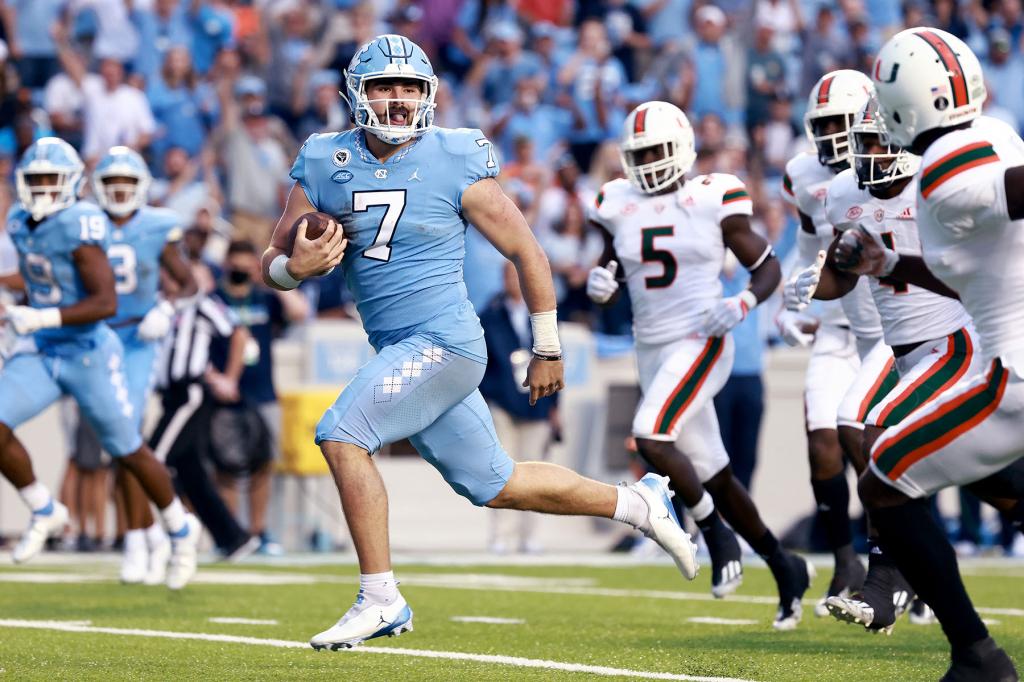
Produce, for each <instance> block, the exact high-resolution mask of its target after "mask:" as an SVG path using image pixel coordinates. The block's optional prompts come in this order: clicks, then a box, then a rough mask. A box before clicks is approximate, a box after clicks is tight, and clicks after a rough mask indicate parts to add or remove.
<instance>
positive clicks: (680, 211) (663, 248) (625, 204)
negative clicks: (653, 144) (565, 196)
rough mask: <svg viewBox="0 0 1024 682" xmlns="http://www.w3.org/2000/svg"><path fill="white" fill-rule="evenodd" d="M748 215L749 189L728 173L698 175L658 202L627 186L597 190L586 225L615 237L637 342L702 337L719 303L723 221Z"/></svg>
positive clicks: (616, 184)
mask: <svg viewBox="0 0 1024 682" xmlns="http://www.w3.org/2000/svg"><path fill="white" fill-rule="evenodd" d="M752 213H753V204H752V203H751V200H750V195H748V194H747V190H746V187H745V186H744V185H743V183H742V182H741V181H740V180H739V178H737V177H736V176H734V175H728V174H725V173H712V174H709V175H701V176H698V177H695V178H692V179H690V180H687V181H686V184H684V185H683V186H682V187H681V188H680V189H679V190H677V191H675V192H672V193H670V194H659V195H656V196H651V195H648V194H644V193H643V192H640V191H639V190H637V189H636V188H634V187H633V186H632V185H631V184H630V183H629V181H627V180H612V181H611V182H609V183H606V184H605V185H604V187H602V188H601V192H600V193H599V194H598V195H597V201H596V205H595V206H594V207H593V208H592V209H591V210H590V219H591V220H593V221H594V222H596V223H597V224H598V225H600V226H601V227H603V228H604V229H605V230H607V231H608V233H609V234H610V235H611V236H612V240H613V245H614V247H615V254H616V256H617V257H618V259H619V265H620V267H621V268H622V269H623V270H624V272H625V276H626V282H627V284H628V286H629V296H630V300H631V301H632V304H633V331H634V334H635V335H636V338H637V339H638V340H639V341H641V342H643V343H646V344H660V343H667V342H669V341H674V340H676V339H680V338H683V337H685V336H693V335H697V334H699V333H700V330H701V327H702V323H703V321H704V315H705V313H706V312H707V310H708V309H709V308H711V307H712V306H713V305H714V304H715V303H716V302H717V301H718V300H719V299H720V298H721V297H722V283H721V281H720V280H719V277H720V276H721V274H722V264H723V262H724V260H725V243H724V240H723V238H722V227H721V223H722V220H723V219H725V218H727V217H728V216H731V215H747V216H749V215H751V214H752Z"/></svg>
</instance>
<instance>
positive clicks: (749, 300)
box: [736, 289, 757, 316]
mask: <svg viewBox="0 0 1024 682" xmlns="http://www.w3.org/2000/svg"><path fill="white" fill-rule="evenodd" d="M736 298H738V299H740V304H741V305H742V306H743V315H744V316H746V314H747V313H749V312H750V311H751V310H753V309H754V308H756V307H757V296H756V295H755V294H754V292H753V291H751V290H750V289H744V290H743V291H742V292H740V294H739V295H738V296H736Z"/></svg>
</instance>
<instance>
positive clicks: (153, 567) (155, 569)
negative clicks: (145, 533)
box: [142, 535, 171, 585]
mask: <svg viewBox="0 0 1024 682" xmlns="http://www.w3.org/2000/svg"><path fill="white" fill-rule="evenodd" d="M170 560H171V541H170V539H169V538H168V537H167V536H166V535H165V536H163V542H157V543H155V544H150V545H149V559H148V562H147V565H146V577H144V578H143V579H142V583H143V584H144V585H163V584H164V583H166V582H167V563H168V562H169V561H170Z"/></svg>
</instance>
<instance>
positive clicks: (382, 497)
mask: <svg viewBox="0 0 1024 682" xmlns="http://www.w3.org/2000/svg"><path fill="white" fill-rule="evenodd" d="M345 81H346V89H347V93H343V94H346V96H347V99H348V102H349V105H350V108H351V111H352V116H353V120H354V122H355V124H356V128H355V129H353V130H349V131H345V132H342V133H334V134H324V135H313V136H311V137H310V138H309V139H308V140H306V143H305V145H304V146H303V148H302V150H301V151H300V152H299V155H298V158H297V159H296V160H295V164H294V166H293V167H292V172H291V175H292V178H294V179H295V185H294V186H293V187H292V189H291V192H290V194H289V196H288V203H287V206H286V207H285V210H284V213H283V215H282V216H281V218H280V220H279V221H278V223H277V227H276V229H275V231H274V236H273V237H272V239H271V246H270V248H269V249H267V252H266V253H265V254H264V257H263V268H264V279H265V280H266V282H267V284H269V285H270V286H273V287H276V288H278V289H290V288H294V287H296V286H298V284H299V281H301V280H303V279H305V278H307V277H312V276H315V275H318V274H322V273H324V272H325V271H327V270H330V269H331V268H332V267H334V266H336V265H339V263H340V267H341V268H342V271H343V273H344V275H345V278H346V281H347V283H348V286H349V288H350V289H351V291H352V293H353V295H354V296H355V299H356V305H357V307H358V309H359V314H360V317H361V318H362V323H363V327H364V328H365V330H366V332H367V334H368V335H369V338H370V343H371V344H372V345H373V347H374V349H375V350H376V351H377V355H376V356H375V357H374V358H373V359H372V360H370V361H369V362H368V363H367V364H366V365H364V366H363V367H362V368H360V370H359V372H358V373H357V375H356V376H355V378H354V379H353V380H352V381H351V383H349V384H348V386H347V387H346V388H345V390H344V391H342V393H341V395H340V396H339V398H338V400H337V402H336V403H335V404H334V405H333V406H332V407H331V408H330V409H329V410H328V411H327V412H326V413H325V414H324V416H323V418H322V419H321V420H320V423H319V425H318V426H317V433H316V441H317V443H319V444H320V448H321V450H322V451H323V454H324V457H325V458H326V459H327V462H328V464H329V465H330V467H331V471H332V472H333V474H334V478H335V483H336V484H337V486H338V491H339V493H340V495H341V501H342V506H343V508H344V512H345V518H346V519H347V521H348V524H349V530H350V532H351V535H352V541H353V544H354V545H355V548H356V552H357V554H358V555H359V568H360V573H361V575H360V590H359V595H358V597H357V599H356V603H355V604H354V605H353V606H352V607H351V608H350V609H349V610H348V611H347V612H346V613H345V614H344V615H343V616H342V617H341V619H340V620H339V621H338V622H337V624H335V625H334V626H332V627H331V628H329V629H328V630H326V631H324V632H321V633H320V634H318V635H316V636H314V637H313V638H312V640H311V641H310V644H311V645H312V646H313V647H314V648H317V649H323V648H329V649H339V648H344V647H350V646H353V645H355V644H358V643H359V642H362V641H364V640H367V639H371V638H373V637H380V636H383V635H397V634H401V633H402V632H406V631H408V630H411V629H412V610H411V609H410V608H409V606H408V604H407V603H406V601H405V599H403V598H402V595H401V594H400V593H399V591H398V587H397V583H396V582H395V578H394V575H393V573H392V571H391V557H390V550H389V547H388V527H387V517H388V502H387V493H386V491H385V489H384V486H383V483H382V481H381V478H380V475H379V473H378V472H377V470H376V467H375V466H374V464H373V461H372V460H371V458H370V455H371V454H372V453H374V452H376V451H377V450H379V449H380V448H381V446H382V445H384V444H386V443H391V442H394V441H397V440H400V439H402V438H407V437H408V438H410V439H411V441H412V443H413V444H414V445H415V446H416V449H417V450H418V451H419V452H420V454H421V455H422V456H423V458H424V459H426V460H427V461H428V462H429V463H430V464H432V465H433V466H434V467H436V468H437V469H438V471H439V472H440V473H441V475H442V476H443V477H444V478H445V480H446V481H448V483H449V484H450V485H451V486H452V488H453V489H454V490H455V491H456V492H457V493H459V494H460V495H463V496H464V497H466V498H467V499H469V500H470V501H471V502H473V503H474V504H477V505H487V506H490V507H500V508H511V509H522V510H530V511H540V512H548V513H552V514H580V515H591V516H603V517H608V518H614V519H616V520H618V521H623V522H625V523H629V524H631V525H633V526H635V527H637V528H639V529H641V530H642V531H643V532H645V533H646V534H648V535H649V536H650V537H652V538H654V539H655V540H656V541H657V542H658V543H659V544H660V545H661V546H662V547H664V548H665V549H666V550H667V551H668V552H669V553H670V554H671V555H672V557H673V559H675V561H676V564H677V565H678V566H679V568H680V570H681V572H682V573H683V574H684V575H685V576H686V577H687V578H689V579H692V578H693V577H694V576H695V575H696V572H697V563H696V558H695V556H694V552H695V549H696V548H695V546H694V545H693V543H692V542H691V541H690V537H689V535H687V534H686V532H685V531H683V530H682V528H680V526H679V522H678V520H677V519H676V517H675V513H674V512H673V510H672V505H671V502H670V500H669V497H670V493H669V490H668V487H667V486H666V484H665V482H664V480H663V479H662V478H661V477H657V476H647V477H645V478H644V479H643V480H641V481H640V482H638V483H636V484H634V485H632V486H629V487H625V486H620V487H618V488H616V487H614V486H609V485H605V484H603V483H598V482H597V481H593V480H590V479H587V478H583V477H582V476H579V475H578V474H576V473H574V472H572V471H570V470H568V469H565V468H562V467H559V466H555V465H553V464H547V463H542V462H520V463H513V462H512V460H511V459H510V458H509V456H508V455H507V454H506V453H505V451H504V450H503V449H502V447H501V444H500V443H499V442H498V439H497V437H496V436H495V433H494V424H493V422H492V421H491V416H490V413H488V411H487V407H486V405H485V404H484V400H483V398H482V397H481V396H480V392H479V391H478V390H477V386H478V385H479V383H480V379H481V378H482V377H483V374H484V366H485V363H486V349H485V345H484V341H483V331H482V330H481V328H480V322H479V320H478V319H477V317H476V314H475V313H474V312H473V308H472V306H471V305H470V303H469V301H468V299H467V296H466V287H465V284H464V283H463V279H462V267H463V259H464V257H465V231H466V228H467V226H468V225H469V224H472V225H473V226H475V227H476V229H478V230H479V231H480V232H481V233H482V234H483V235H484V236H485V237H486V238H487V239H488V240H489V241H490V242H491V243H492V244H494V246H495V247H496V248H497V249H498V250H499V251H500V252H501V253H502V254H503V255H504V256H505V257H506V258H508V259H509V260H511V261H512V262H513V263H514V264H515V266H516V270H517V271H518V273H519V279H520V281H521V283H522V289H523V294H524V297H525V299H526V303H527V306H528V307H529V309H530V312H531V322H532V328H533V338H534V347H533V353H534V357H533V360H532V361H531V363H530V366H529V370H528V378H527V381H526V383H525V384H524V385H528V386H529V388H530V400H531V401H536V399H537V398H540V397H543V396H547V395H551V394H553V393H555V392H556V391H558V390H560V389H561V388H562V386H563V369H562V360H561V346H560V345H559V341H558V330H557V327H556V312H555V293H554V288H553V286H552V282H551V270H550V268H549V267H548V262H547V258H546V257H545V256H544V252H543V251H542V250H541V248H540V246H539V245H538V244H537V240H536V239H534V237H533V234H532V232H531V231H530V227H529V226H528V225H527V224H526V221H525V220H524V219H523V216H522V215H521V214H520V213H519V211H518V210H517V209H516V207H515V205H514V204H513V203H512V201H511V200H510V199H509V198H508V197H506V196H505V194H504V193H503V192H502V191H501V188H500V186H499V185H498V183H497V181H496V180H495V176H496V175H497V174H498V164H497V162H496V161H495V158H494V154H493V151H492V147H491V142H490V141H489V140H488V139H487V138H486V137H484V135H483V134H482V133H481V132H480V131H479V130H469V129H455V130H452V129H444V128H437V127H434V126H433V125H432V122H433V117H434V96H435V94H436V91H437V86H438V82H437V77H436V76H434V71H433V69H432V68H431V66H430V61H429V60H428V59H427V57H426V55H425V54H424V53H423V51H422V50H421V49H420V48H419V47H418V46H416V45H415V44H413V43H412V42H410V41H409V40H408V39H406V38H403V37H402V36H397V35H384V36H380V37H378V38H376V39H374V40H371V41H370V42H369V43H367V44H366V45H364V46H363V47H362V48H361V49H360V50H359V51H358V53H357V54H356V55H355V56H354V57H353V59H352V62H351V63H350V64H349V68H348V70H347V72H346V73H345ZM310 211H320V212H322V213H326V214H329V215H330V216H332V217H333V218H334V220H333V221H332V222H331V223H330V224H329V225H328V227H327V231H326V232H325V233H324V234H323V235H321V236H320V237H319V238H318V239H316V240H310V239H307V238H306V236H305V226H304V225H302V224H300V225H299V229H298V231H297V234H296V236H295V239H294V243H290V237H289V230H290V229H291V226H292V225H293V224H294V223H295V222H296V221H297V220H298V219H299V217H300V216H301V215H302V214H304V213H307V212H310ZM335 221H336V222H335ZM288 253H290V256H288V255H286V254H288Z"/></svg>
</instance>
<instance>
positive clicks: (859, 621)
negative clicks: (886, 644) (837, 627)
mask: <svg viewBox="0 0 1024 682" xmlns="http://www.w3.org/2000/svg"><path fill="white" fill-rule="evenodd" d="M825 604H826V605H827V606H828V612H829V613H831V614H832V617H833V618H835V619H836V620H838V621H841V622H843V623H853V624H855V625H863V626H864V629H865V630H867V631H869V632H874V633H879V632H884V633H885V634H886V636H888V635H891V634H892V629H893V625H894V623H889V624H888V625H875V609H874V607H873V606H871V604H869V603H867V602H866V601H861V600H860V599H855V598H853V597H829V598H828V599H826V600H825ZM873 625H874V627H872V626H873Z"/></svg>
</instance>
